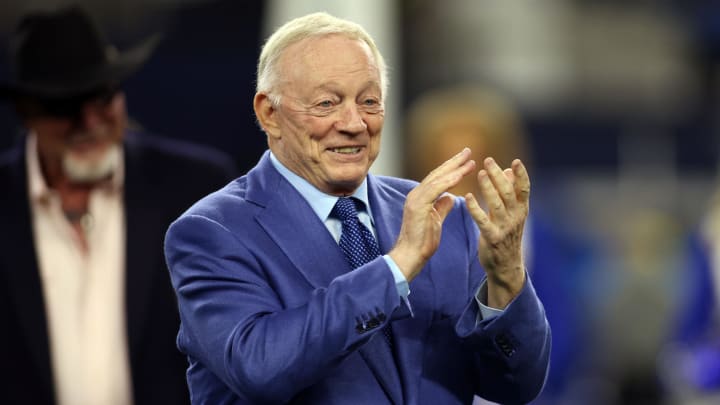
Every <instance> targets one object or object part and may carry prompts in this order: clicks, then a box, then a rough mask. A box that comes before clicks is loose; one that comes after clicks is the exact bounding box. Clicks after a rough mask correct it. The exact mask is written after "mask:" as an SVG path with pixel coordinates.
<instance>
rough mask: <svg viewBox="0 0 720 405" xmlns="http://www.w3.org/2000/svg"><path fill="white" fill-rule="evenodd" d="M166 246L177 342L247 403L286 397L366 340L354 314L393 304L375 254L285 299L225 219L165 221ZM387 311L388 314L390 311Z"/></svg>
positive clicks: (391, 288)
mask: <svg viewBox="0 0 720 405" xmlns="http://www.w3.org/2000/svg"><path fill="white" fill-rule="evenodd" d="M165 252H166V259H167V262H168V266H169V268H170V273H171V279H172V283H173V287H174V288H175V291H176V293H177V297H178V305H179V309H180V315H181V319H182V327H181V332H180V335H179V337H178V345H179V347H180V349H181V350H182V351H184V352H185V353H187V354H188V355H189V356H191V357H193V358H194V359H196V360H197V361H199V362H200V363H202V364H203V365H204V366H206V367H207V368H209V369H210V370H211V371H212V372H213V373H214V374H215V375H216V376H218V377H219V378H220V379H221V380H222V381H223V382H224V383H225V384H226V385H227V386H228V387H229V388H230V389H232V390H233V391H234V392H235V393H236V394H237V395H239V396H240V397H241V398H243V399H245V400H246V401H249V402H251V403H282V402H287V401H288V400H289V399H291V398H292V397H293V396H294V395H295V394H296V393H298V392H299V391H301V390H302V389H304V388H306V387H308V386H310V385H312V384H313V383H315V382H317V381H319V380H320V379H322V378H323V377H324V376H325V375H326V374H327V373H329V372H331V370H332V369H333V367H334V366H336V365H338V364H340V363H341V362H342V361H343V359H344V358H345V357H346V356H348V355H349V354H351V353H352V352H353V351H355V350H356V349H357V348H358V347H359V346H361V345H362V344H363V343H365V342H366V341H367V340H369V338H370V337H371V336H372V335H373V334H374V333H375V332H376V331H379V330H380V329H381V326H383V324H384V323H385V322H386V320H385V318H384V317H383V318H382V319H383V322H381V324H379V325H373V327H374V328H375V330H374V331H370V333H358V332H357V331H356V324H357V321H358V317H363V316H364V314H379V313H384V314H391V313H392V312H393V311H394V309H396V308H398V307H399V305H400V298H399V297H398V294H397V290H396V287H395V282H394V280H393V277H392V273H391V272H390V271H389V269H388V267H387V264H386V263H385V261H384V259H383V258H382V257H378V258H377V259H375V260H373V261H372V262H370V263H368V264H366V265H364V266H362V267H360V268H357V269H355V270H354V271H352V272H349V273H346V274H343V275H342V276H339V277H337V278H335V279H334V280H333V281H332V282H331V283H330V284H329V285H328V287H327V288H318V289H315V290H314V291H312V293H311V294H310V298H309V299H308V300H307V301H306V303H305V304H303V305H300V306H297V307H292V308H286V307H285V305H284V304H283V303H282V302H281V299H280V298H279V297H278V296H277V294H276V292H275V288H274V286H273V285H271V278H269V277H268V276H267V273H266V272H282V271H284V270H283V269H267V268H263V264H261V263H260V261H259V260H258V259H257V257H256V256H255V255H253V252H251V251H250V250H249V249H248V248H247V247H246V246H245V245H244V244H243V242H242V241H241V240H239V239H238V238H236V237H235V235H234V234H233V233H232V232H231V231H230V230H228V229H226V228H225V227H224V226H223V225H222V224H220V223H218V222H216V221H213V220H211V219H209V218H207V217H204V216H197V215H185V216H183V217H181V218H180V219H179V220H178V221H176V222H175V223H174V224H173V225H172V226H171V227H170V229H169V230H168V233H167V236H166V242H165ZM387 318H390V316H387Z"/></svg>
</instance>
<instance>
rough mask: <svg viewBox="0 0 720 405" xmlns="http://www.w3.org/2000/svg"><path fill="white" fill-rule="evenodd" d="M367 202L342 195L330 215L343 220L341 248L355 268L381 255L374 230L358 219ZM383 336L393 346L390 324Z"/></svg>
mask: <svg viewBox="0 0 720 405" xmlns="http://www.w3.org/2000/svg"><path fill="white" fill-rule="evenodd" d="M364 209H365V204H364V203H363V202H362V201H360V200H358V199H357V198H352V197H350V198H348V197H340V198H338V200H337V202H336V203H335V207H333V209H332V211H331V212H330V216H332V217H334V218H337V219H339V220H340V221H341V222H342V234H341V235H340V249H342V251H343V253H344V254H345V258H346V259H347V260H348V262H349V263H350V266H351V267H352V268H353V269H355V268H358V267H360V266H362V265H363V264H365V263H367V262H369V261H371V260H373V259H374V258H376V257H378V256H380V247H379V246H378V244H377V241H376V240H375V237H374V236H373V234H372V232H370V230H369V229H368V228H367V227H366V226H365V225H363V224H362V223H361V222H360V219H358V215H357V212H358V210H364ZM382 331H383V336H384V338H385V341H386V342H387V343H388V345H389V346H390V347H391V348H392V346H393V340H392V331H391V329H390V324H389V323H388V325H387V326H385V327H384V328H383V330H382Z"/></svg>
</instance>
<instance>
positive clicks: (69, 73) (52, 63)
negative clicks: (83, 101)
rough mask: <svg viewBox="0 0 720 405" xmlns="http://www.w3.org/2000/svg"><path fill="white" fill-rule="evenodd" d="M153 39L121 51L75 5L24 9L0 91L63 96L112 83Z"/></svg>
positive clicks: (145, 53) (137, 62)
mask: <svg viewBox="0 0 720 405" xmlns="http://www.w3.org/2000/svg"><path fill="white" fill-rule="evenodd" d="M158 40H159V37H158V36H154V37H151V38H149V39H147V40H145V41H144V42H143V43H142V44H140V45H138V46H136V47H134V48H132V49H129V50H127V51H125V52H122V53H121V52H118V50H117V49H116V48H115V47H114V46H112V45H111V44H109V43H108V42H107V40H106V39H105V37H104V36H103V34H102V33H101V32H100V30H99V29H98V28H97V26H96V25H95V24H94V22H93V21H92V19H91V18H90V16H89V15H88V14H87V13H86V12H85V11H83V10H82V9H81V8H79V7H77V6H71V7H69V8H64V9H60V10H57V11H52V12H35V13H32V14H29V15H27V16H25V17H23V19H22V20H21V21H20V23H19V24H18V26H17V28H16V30H15V32H14V34H13V36H12V37H11V39H10V55H9V56H10V58H9V61H10V70H11V78H10V80H8V81H7V82H5V83H0V96H4V97H14V96H31V97H38V98H50V99H53V98H66V97H73V96H77V95H80V94H83V93H87V92H91V91H93V90H96V89H97V88H99V87H102V86H105V85H109V84H115V85H117V84H118V83H119V82H120V81H122V80H123V79H125V78H126V77H127V76H129V75H130V74H131V73H133V72H134V71H135V70H137V69H138V68H139V67H140V66H141V65H142V64H143V63H144V62H145V61H146V60H147V58H148V57H149V56H150V54H151V53H152V51H153V49H154V48H155V46H156V45H157V43H158Z"/></svg>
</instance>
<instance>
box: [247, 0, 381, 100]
mask: <svg viewBox="0 0 720 405" xmlns="http://www.w3.org/2000/svg"><path fill="white" fill-rule="evenodd" d="M330 34H339V35H344V36H346V37H348V38H351V39H357V40H360V41H363V42H365V43H366V44H367V45H368V46H369V47H370V51H371V52H372V54H373V57H374V58H375V62H376V63H377V65H378V70H379V71H380V88H381V91H382V96H383V97H385V95H386V90H387V85H388V78H387V67H386V65H385V60H384V59H383V57H382V55H381V54H380V50H378V47H377V46H376V45H375V41H373V39H372V37H371V36H370V34H368V33H367V31H365V29H364V28H363V27H362V26H360V25H359V24H356V23H354V22H351V21H348V20H343V19H340V18H337V17H333V16H331V15H330V14H328V13H324V12H319V13H312V14H308V15H305V16H303V17H298V18H296V19H294V20H290V21H288V22H287V23H285V24H284V25H283V26H281V27H280V28H278V29H277V30H276V31H275V32H274V33H273V34H272V35H271V36H270V37H269V38H268V39H267V41H266V42H265V45H263V48H262V52H261V53H260V59H259V60H258V66H257V86H256V92H258V93H265V94H267V95H268V97H269V98H270V100H271V102H272V103H273V104H275V105H278V104H279V103H280V95H279V94H277V92H276V91H277V88H276V86H277V85H278V76H279V73H278V67H277V66H278V60H279V59H280V55H281V54H282V52H283V51H284V50H285V49H286V48H287V47H289V46H290V45H293V44H295V43H297V42H300V41H302V40H303V39H306V38H311V37H318V36H323V35H330Z"/></svg>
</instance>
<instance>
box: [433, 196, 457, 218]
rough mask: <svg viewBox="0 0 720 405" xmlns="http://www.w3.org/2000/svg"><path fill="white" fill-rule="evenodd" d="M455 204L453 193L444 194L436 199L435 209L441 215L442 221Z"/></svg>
mask: <svg viewBox="0 0 720 405" xmlns="http://www.w3.org/2000/svg"><path fill="white" fill-rule="evenodd" d="M453 204H454V200H453V198H452V196H451V195H449V194H443V195H441V196H440V197H439V198H438V199H437V201H435V211H437V213H438V215H440V222H444V221H445V217H447V215H448V214H449V213H450V211H451V210H452V207H453Z"/></svg>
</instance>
